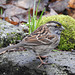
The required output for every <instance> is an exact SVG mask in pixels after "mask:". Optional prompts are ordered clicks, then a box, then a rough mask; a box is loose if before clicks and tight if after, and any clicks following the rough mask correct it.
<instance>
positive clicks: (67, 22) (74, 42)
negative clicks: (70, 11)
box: [39, 15, 75, 50]
mask: <svg viewBox="0 0 75 75" xmlns="http://www.w3.org/2000/svg"><path fill="white" fill-rule="evenodd" d="M48 21H58V22H60V23H61V24H62V25H63V26H64V27H65V30H64V31H62V33H61V39H60V43H59V46H58V48H59V49H61V50H70V49H75V19H73V18H72V17H70V16H68V15H67V16H65V15H54V16H50V17H43V18H42V19H41V21H40V23H39V26H40V25H43V24H45V23H46V22H48Z"/></svg>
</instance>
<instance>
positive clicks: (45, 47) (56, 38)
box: [0, 21, 64, 66]
mask: <svg viewBox="0 0 75 75" xmlns="http://www.w3.org/2000/svg"><path fill="white" fill-rule="evenodd" d="M62 30H64V27H63V26H62V24H61V23H59V22H57V21H49V22H47V23H46V24H44V25H42V26H40V27H38V28H37V29H36V30H35V31H34V32H32V33H31V34H30V35H28V36H26V37H25V38H24V39H23V40H22V41H21V42H20V43H18V44H16V45H12V46H8V47H5V48H2V49H0V54H2V53H5V52H6V51H8V50H11V49H13V48H17V47H25V48H27V49H31V50H33V51H34V52H35V54H36V55H37V56H38V57H39V59H40V60H41V64H40V66H41V65H42V64H46V62H43V60H42V58H43V57H45V56H44V55H46V54H48V53H49V52H50V51H51V50H52V49H54V48H56V47H57V46H58V44H59V42H60V34H61V32H62Z"/></svg>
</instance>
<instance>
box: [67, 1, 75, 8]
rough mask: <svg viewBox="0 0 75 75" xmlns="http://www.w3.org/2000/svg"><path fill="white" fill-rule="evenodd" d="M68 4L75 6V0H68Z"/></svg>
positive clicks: (71, 6)
mask: <svg viewBox="0 0 75 75" xmlns="http://www.w3.org/2000/svg"><path fill="white" fill-rule="evenodd" d="M68 4H69V5H68V7H70V8H75V0H70V1H69V3H68Z"/></svg>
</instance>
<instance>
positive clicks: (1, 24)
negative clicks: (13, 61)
mask: <svg viewBox="0 0 75 75" xmlns="http://www.w3.org/2000/svg"><path fill="white" fill-rule="evenodd" d="M24 35H25V34H24V32H23V31H22V29H21V28H20V27H18V26H14V25H12V24H10V23H8V22H6V21H3V20H0V47H5V46H8V45H9V44H10V43H16V41H17V40H22V39H23V37H24Z"/></svg>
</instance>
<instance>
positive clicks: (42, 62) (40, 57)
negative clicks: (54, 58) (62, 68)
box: [38, 56, 48, 68]
mask: <svg viewBox="0 0 75 75" xmlns="http://www.w3.org/2000/svg"><path fill="white" fill-rule="evenodd" d="M46 57H47V56H38V58H39V59H40V61H41V64H40V65H39V66H38V68H39V67H41V66H42V65H43V64H48V63H47V61H46V62H44V61H43V60H42V58H46Z"/></svg>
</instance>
